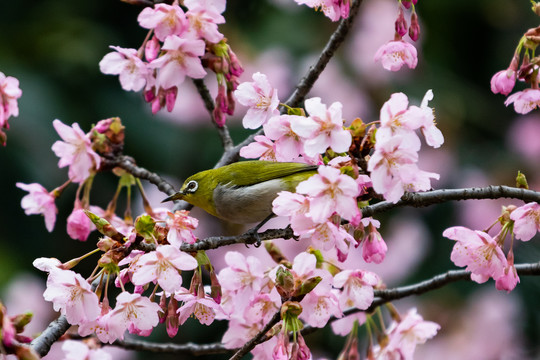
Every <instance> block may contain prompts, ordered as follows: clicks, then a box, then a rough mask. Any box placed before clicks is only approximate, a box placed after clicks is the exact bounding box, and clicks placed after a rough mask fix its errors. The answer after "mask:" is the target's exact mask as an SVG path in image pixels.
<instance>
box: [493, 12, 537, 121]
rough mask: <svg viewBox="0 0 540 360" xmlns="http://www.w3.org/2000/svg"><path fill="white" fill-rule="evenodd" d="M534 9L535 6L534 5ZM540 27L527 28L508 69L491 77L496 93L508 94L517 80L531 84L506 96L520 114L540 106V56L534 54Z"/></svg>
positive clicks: (508, 102)
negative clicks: (539, 75) (539, 86)
mask: <svg viewBox="0 0 540 360" xmlns="http://www.w3.org/2000/svg"><path fill="white" fill-rule="evenodd" d="M533 10H534V7H533ZM539 35H540V27H536V28H533V29H529V30H527V32H525V34H524V35H523V36H522V37H521V39H520V40H519V43H518V46H517V48H516V51H515V52H514V55H513V56H512V60H511V62H510V65H509V66H508V68H507V69H505V70H501V71H498V72H497V73H496V74H495V75H493V77H492V78H491V91H492V92H493V93H494V94H503V95H505V96H508V95H509V94H510V93H511V92H512V91H513V90H514V87H515V85H516V81H517V80H519V81H521V82H525V83H527V84H529V85H530V88H527V89H525V90H522V91H517V92H515V93H513V94H512V95H510V96H508V97H507V98H506V101H505V102H504V104H505V105H506V106H508V105H510V104H513V105H514V110H515V111H516V112H517V113H519V114H527V113H529V112H531V111H532V110H534V109H536V108H537V107H538V106H540V90H539V89H538V81H539V80H538V72H539V71H540V57H538V56H534V55H535V49H536V47H537V46H538V44H540V37H539Z"/></svg>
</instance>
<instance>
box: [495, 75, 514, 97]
mask: <svg viewBox="0 0 540 360" xmlns="http://www.w3.org/2000/svg"><path fill="white" fill-rule="evenodd" d="M515 84H516V72H515V71H514V70H512V69H506V70H501V71H499V72H498V73H496V74H495V75H493V77H492V78H491V91H492V92H493V93H494V94H499V93H500V94H503V95H508V94H510V93H511V92H512V89H514V85H515Z"/></svg>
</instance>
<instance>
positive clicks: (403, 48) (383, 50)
mask: <svg viewBox="0 0 540 360" xmlns="http://www.w3.org/2000/svg"><path fill="white" fill-rule="evenodd" d="M374 60H375V61H381V64H382V66H383V68H385V69H386V70H389V71H398V70H399V69H401V67H402V66H403V65H407V66H408V67H409V68H410V69H414V68H415V67H416V64H418V55H417V52H416V48H415V47H414V46H413V45H411V44H409V43H408V42H405V41H403V40H399V41H389V42H387V43H386V44H384V45H383V46H381V47H380V48H379V50H377V52H376V53H375V57H374Z"/></svg>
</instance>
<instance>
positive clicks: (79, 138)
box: [52, 120, 101, 183]
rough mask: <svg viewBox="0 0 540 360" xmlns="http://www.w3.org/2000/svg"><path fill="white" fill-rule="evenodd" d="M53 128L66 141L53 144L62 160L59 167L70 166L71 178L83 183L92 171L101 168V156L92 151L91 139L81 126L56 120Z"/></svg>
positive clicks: (55, 151)
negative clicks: (69, 124)
mask: <svg viewBox="0 0 540 360" xmlns="http://www.w3.org/2000/svg"><path fill="white" fill-rule="evenodd" d="M53 126H54V128H55V130H56V132H57V133H58V135H60V137H61V138H62V140H64V141H57V142H55V143H54V144H53V146H52V150H53V151H54V153H55V154H56V156H58V157H59V158H60V160H59V161H58V167H61V168H62V167H64V166H69V171H68V174H69V178H70V179H71V181H74V182H78V183H80V182H83V181H84V180H86V179H87V178H88V177H89V176H90V173H91V171H93V170H95V169H97V168H99V165H100V164H101V158H100V156H99V155H98V154H97V153H96V152H95V151H94V150H93V149H92V143H91V141H90V138H89V137H88V136H87V135H86V134H85V133H84V132H83V131H82V130H81V128H80V127H79V124H77V123H74V124H73V125H72V126H71V127H69V126H67V125H65V124H64V123H62V122H61V121H60V120H54V121H53Z"/></svg>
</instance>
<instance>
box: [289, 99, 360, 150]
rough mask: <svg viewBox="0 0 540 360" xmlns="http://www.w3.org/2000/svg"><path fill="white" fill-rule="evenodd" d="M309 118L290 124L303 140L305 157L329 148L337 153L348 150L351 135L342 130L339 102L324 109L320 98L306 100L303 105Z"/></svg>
mask: <svg viewBox="0 0 540 360" xmlns="http://www.w3.org/2000/svg"><path fill="white" fill-rule="evenodd" d="M304 106H305V107H306V110H307V112H308V113H309V117H308V118H307V119H306V120H304V121H297V122H293V123H291V129H292V130H293V131H294V132H295V133H296V134H298V135H299V136H301V137H303V138H305V140H304V152H305V153H306V155H307V156H310V157H311V156H315V155H317V154H321V153H324V152H325V151H326V149H328V148H331V149H332V150H334V151H335V152H337V153H342V152H346V151H348V150H349V147H350V146H351V142H352V135H351V133H350V132H349V131H347V130H345V129H344V128H343V117H342V108H343V105H342V104H341V103H340V102H334V103H333V104H332V105H330V107H328V108H327V107H326V105H325V104H323V103H322V102H321V98H318V97H315V98H310V99H307V100H306V101H305V103H304Z"/></svg>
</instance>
